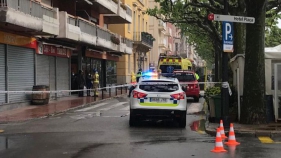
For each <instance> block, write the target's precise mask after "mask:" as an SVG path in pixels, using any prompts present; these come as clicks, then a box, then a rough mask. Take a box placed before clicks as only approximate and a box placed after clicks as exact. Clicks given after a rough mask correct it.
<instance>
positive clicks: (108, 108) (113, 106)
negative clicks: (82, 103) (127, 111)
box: [96, 102, 127, 116]
mask: <svg viewBox="0 0 281 158" xmlns="http://www.w3.org/2000/svg"><path fill="white" fill-rule="evenodd" d="M125 103H127V102H120V103H117V104H114V105H112V106H110V107H107V108H103V109H100V110H99V111H98V112H97V114H96V116H100V112H101V111H107V110H110V109H113V108H116V107H118V106H122V105H123V104H125Z"/></svg>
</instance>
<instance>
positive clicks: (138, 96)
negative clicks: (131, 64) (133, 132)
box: [129, 77, 187, 128]
mask: <svg viewBox="0 0 281 158" xmlns="http://www.w3.org/2000/svg"><path fill="white" fill-rule="evenodd" d="M186 109H187V103H186V94H185V91H184V90H183V89H182V87H181V85H180V84H179V81H178V79H177V78H164V77H160V78H158V77H157V78H155V77H153V78H149V77H148V78H145V77H142V78H141V79H140V80H139V83H138V84H137V85H136V88H135V89H134V90H133V91H132V94H131V96H130V121H129V124H130V126H134V125H135V124H136V123H138V122H139V121H141V120H145V119H150V120H163V119H173V120H176V121H177V122H178V123H179V126H180V127H182V128H185V127H186Z"/></svg>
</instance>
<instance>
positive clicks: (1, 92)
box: [0, 82, 232, 95]
mask: <svg viewBox="0 0 281 158" xmlns="http://www.w3.org/2000/svg"><path fill="white" fill-rule="evenodd" d="M188 84H194V82H184V83H180V85H182V86H184V85H188ZM198 84H222V87H223V88H228V90H229V94H230V95H231V94H232V92H231V89H230V86H229V83H228V82H198ZM135 85H137V83H136V84H132V83H130V84H122V85H118V86H107V87H102V88H97V90H98V91H101V90H105V89H117V88H121V87H122V88H123V87H126V88H128V87H130V86H135ZM81 91H95V89H79V90H55V91H0V94H15V93H24V94H44V93H47V94H48V93H50V94H55V93H71V92H81Z"/></svg>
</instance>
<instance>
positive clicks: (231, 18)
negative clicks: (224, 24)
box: [208, 14, 255, 24]
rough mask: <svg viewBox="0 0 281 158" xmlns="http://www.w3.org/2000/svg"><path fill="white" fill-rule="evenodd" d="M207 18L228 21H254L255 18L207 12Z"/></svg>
mask: <svg viewBox="0 0 281 158" xmlns="http://www.w3.org/2000/svg"><path fill="white" fill-rule="evenodd" d="M208 19H209V20H211V21H213V20H214V21H229V22H237V23H249V24H253V23H255V18H253V17H245V16H231V15H220V14H209V15H208Z"/></svg>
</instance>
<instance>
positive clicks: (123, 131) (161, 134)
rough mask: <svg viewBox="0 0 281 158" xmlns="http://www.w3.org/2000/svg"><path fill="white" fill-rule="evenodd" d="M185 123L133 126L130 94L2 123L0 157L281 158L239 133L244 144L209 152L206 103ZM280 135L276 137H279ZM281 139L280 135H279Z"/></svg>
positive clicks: (211, 141)
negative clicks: (183, 127)
mask: <svg viewBox="0 0 281 158" xmlns="http://www.w3.org/2000/svg"><path fill="white" fill-rule="evenodd" d="M201 103H202V100H201ZM188 104H189V107H192V109H189V110H190V111H193V112H194V114H192V113H189V114H188V115H187V127H186V128H185V129H181V128H179V127H178V125H177V124H176V123H173V122H160V123H156V122H143V123H141V124H140V125H139V126H137V127H133V128H132V127H129V123H128V121H129V117H128V116H129V113H128V112H129V110H128V106H129V105H128V103H127V102H126V98H125V99H124V98H116V99H112V100H108V101H106V102H101V103H97V104H95V105H93V106H91V107H84V108H80V109H75V110H72V111H68V112H66V113H61V114H59V115H55V116H50V117H48V118H43V119H36V120H30V121H26V122H18V123H7V124H1V125H0V129H3V130H5V131H4V132H3V133H0V157H1V158H2V157H4V158H38V157H39V158H115V157H116V158H119V157H120V158H160V157H161V158H170V157H173V158H183V157H187V158H189V157H199V158H261V157H267V158H278V157H280V154H281V150H280V149H281V147H280V144H264V143H262V142H261V141H260V140H259V139H258V138H255V137H237V138H236V139H237V141H238V142H240V143H241V145H239V146H236V147H235V148H234V147H228V146H224V148H225V149H226V150H227V151H228V152H226V153H213V152H210V150H212V149H213V148H214V145H215V137H213V136H210V135H208V134H206V133H205V132H204V127H205V123H206V122H205V120H204V118H205V116H204V115H201V114H200V113H198V112H196V111H200V110H196V107H198V109H200V108H202V106H201V105H198V106H196V104H193V103H191V102H189V103H188ZM277 139H279V138H275V140H277ZM280 140H281V139H280Z"/></svg>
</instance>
